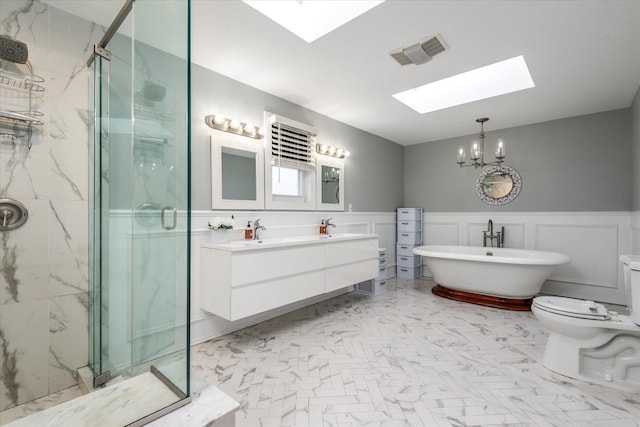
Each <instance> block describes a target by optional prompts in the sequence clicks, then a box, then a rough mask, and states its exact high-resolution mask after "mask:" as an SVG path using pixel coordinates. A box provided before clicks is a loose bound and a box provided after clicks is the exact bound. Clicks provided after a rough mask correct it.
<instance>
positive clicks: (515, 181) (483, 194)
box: [476, 165, 522, 205]
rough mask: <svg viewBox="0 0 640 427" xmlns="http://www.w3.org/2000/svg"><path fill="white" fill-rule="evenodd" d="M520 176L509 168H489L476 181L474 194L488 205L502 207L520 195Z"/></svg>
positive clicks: (502, 166) (503, 166)
mask: <svg viewBox="0 0 640 427" xmlns="http://www.w3.org/2000/svg"><path fill="white" fill-rule="evenodd" d="M521 187H522V180H521V179H520V174H519V173H518V172H517V171H516V170H515V169H513V168H512V167H510V166H505V165H501V166H491V167H489V168H487V169H485V170H484V171H483V172H482V173H481V174H480V176H478V179H477V180H476V194H477V195H478V197H480V200H482V201H483V202H485V203H486V204H488V205H504V204H506V203H509V202H511V201H512V200H513V199H515V198H516V197H517V196H518V194H520V188H521Z"/></svg>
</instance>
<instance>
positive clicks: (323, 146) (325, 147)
mask: <svg viewBox="0 0 640 427" xmlns="http://www.w3.org/2000/svg"><path fill="white" fill-rule="evenodd" d="M328 149H329V147H327V144H322V145H321V146H320V152H321V153H326V152H327V150H328Z"/></svg>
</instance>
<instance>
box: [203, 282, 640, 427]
mask: <svg viewBox="0 0 640 427" xmlns="http://www.w3.org/2000/svg"><path fill="white" fill-rule="evenodd" d="M390 282H394V281H393V280H392V281H390ZM433 285H434V283H433V282H432V281H430V280H427V279H425V280H415V281H413V280H411V281H403V280H398V283H397V284H396V285H394V284H393V283H391V284H390V286H389V290H388V292H386V293H385V294H382V295H377V296H370V295H363V294H357V293H350V294H346V295H343V296H340V297H337V298H334V299H331V300H328V301H324V302H322V303H319V304H315V305H313V306H310V307H307V308H304V309H301V310H298V311H295V312H292V313H290V314H287V315H284V316H281V317H278V318H275V319H272V320H269V321H266V322H263V323H260V324H258V325H255V326H253V327H250V328H247V329H243V330H241V331H238V332H236V333H233V334H229V335H226V336H223V337H220V338H217V339H214V340H212V341H209V342H206V343H203V344H200V345H197V346H195V347H193V350H192V362H191V363H192V370H193V371H194V372H198V374H199V375H200V376H202V377H204V378H206V379H207V381H209V382H211V383H213V384H215V385H217V386H218V387H219V388H220V389H221V390H222V391H224V392H226V393H227V394H229V395H230V396H231V397H232V398H233V399H235V400H236V401H238V402H240V405H241V407H240V410H239V411H238V412H237V413H236V426H238V427H242V426H297V427H303V426H340V427H346V426H363V425H366V426H412V427H415V426H429V427H431V426H498V425H500V426H504V425H509V426H578V427H585V426H607V427H614V426H640V395H639V394H632V393H623V392H619V391H616V390H613V389H608V388H605V387H601V386H596V385H591V384H587V383H584V382H581V381H577V380H572V379H569V378H566V377H563V376H560V375H557V374H554V373H552V372H550V371H548V370H546V369H545V368H544V367H543V366H542V364H541V360H542V354H543V351H544V346H545V342H546V338H547V333H546V331H545V330H544V329H543V328H542V327H541V325H540V324H539V323H538V321H537V320H536V319H535V317H534V316H533V314H531V313H530V312H509V311H503V310H498V309H493V308H487V307H481V306H475V305H471V304H466V303H460V302H456V301H450V300H445V299H441V298H439V297H437V296H435V295H433V294H431V292H430V291H431V287H432V286H433Z"/></svg>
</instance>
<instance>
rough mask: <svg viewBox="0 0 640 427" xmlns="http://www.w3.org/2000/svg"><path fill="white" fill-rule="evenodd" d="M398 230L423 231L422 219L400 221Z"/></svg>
mask: <svg viewBox="0 0 640 427" xmlns="http://www.w3.org/2000/svg"><path fill="white" fill-rule="evenodd" d="M398 231H409V232H411V233H415V232H416V231H422V221H398Z"/></svg>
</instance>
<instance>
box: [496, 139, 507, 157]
mask: <svg viewBox="0 0 640 427" xmlns="http://www.w3.org/2000/svg"><path fill="white" fill-rule="evenodd" d="M504 156H505V148H504V141H502V139H499V140H498V144H497V145H496V158H498V159H502V158H504Z"/></svg>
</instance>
